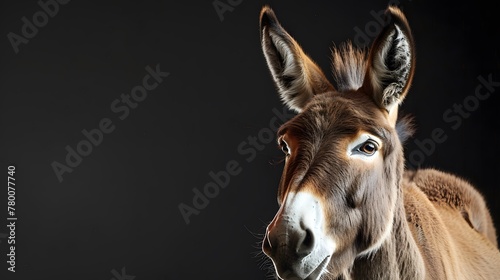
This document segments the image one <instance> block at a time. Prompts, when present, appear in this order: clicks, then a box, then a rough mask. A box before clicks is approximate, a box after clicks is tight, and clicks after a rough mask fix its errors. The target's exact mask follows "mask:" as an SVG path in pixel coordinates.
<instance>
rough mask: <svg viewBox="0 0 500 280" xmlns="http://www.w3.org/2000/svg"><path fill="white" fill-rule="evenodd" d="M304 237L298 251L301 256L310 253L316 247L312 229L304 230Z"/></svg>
mask: <svg viewBox="0 0 500 280" xmlns="http://www.w3.org/2000/svg"><path fill="white" fill-rule="evenodd" d="M304 234H305V235H304V239H302V242H301V243H299V247H298V250H297V253H298V254H299V255H301V256H306V255H309V254H310V253H311V252H312V251H313V249H314V234H313V232H312V231H311V230H310V229H306V230H304Z"/></svg>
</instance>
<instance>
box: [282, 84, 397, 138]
mask: <svg viewBox="0 0 500 280" xmlns="http://www.w3.org/2000/svg"><path fill="white" fill-rule="evenodd" d="M359 131H365V132H368V133H371V134H374V135H375V136H378V137H379V138H381V139H383V140H384V139H387V138H389V135H388V134H389V133H390V131H391V128H390V125H389V123H388V122H387V113H386V112H385V111H383V109H380V108H379V107H377V106H376V105H375V103H374V102H373V101H372V100H371V99H370V98H369V97H368V96H367V95H365V94H362V93H360V92H357V91H353V92H344V93H340V92H327V93H323V94H319V95H316V96H314V98H313V99H312V101H311V102H310V103H309V104H308V106H307V107H306V108H305V109H304V110H303V111H302V112H301V113H300V114H298V115H297V116H296V117H295V118H293V119H291V120H290V121H288V122H287V123H285V124H284V125H283V126H282V127H281V128H280V130H279V131H278V134H280V135H283V134H285V133H286V134H291V136H296V137H301V138H308V137H307V136H309V137H311V136H314V135H320V136H324V135H325V134H328V135H332V136H338V137H341V136H344V137H349V136H353V135H356V134H357V133H358V132H359Z"/></svg>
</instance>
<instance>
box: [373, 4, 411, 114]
mask: <svg viewBox="0 0 500 280" xmlns="http://www.w3.org/2000/svg"><path fill="white" fill-rule="evenodd" d="M385 16H386V22H387V24H386V26H385V27H384V28H383V30H382V32H381V33H380V35H379V36H378V37H377V38H376V39H375V41H374V42H373V45H372V46H371V49H370V51H369V55H368V64H367V70H366V75H365V80H364V82H363V88H364V89H365V92H372V93H373V98H374V100H375V102H376V103H377V104H378V105H379V106H380V107H381V108H384V109H386V110H387V111H388V112H389V114H390V115H394V114H395V115H397V108H398V105H399V103H401V102H402V101H403V99H404V97H405V96H406V93H407V92H408V89H409V87H410V84H411V81H412V79H413V72H414V70H415V50H414V45H413V37H412V35H411V30H410V27H409V25H408V22H407V20H406V17H405V16H404V15H403V13H402V12H401V11H400V10H399V9H398V8H396V7H391V6H389V7H388V8H387V10H386V12H385ZM394 120H395V118H394Z"/></svg>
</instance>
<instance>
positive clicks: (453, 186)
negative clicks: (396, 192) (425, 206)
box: [403, 169, 497, 247]
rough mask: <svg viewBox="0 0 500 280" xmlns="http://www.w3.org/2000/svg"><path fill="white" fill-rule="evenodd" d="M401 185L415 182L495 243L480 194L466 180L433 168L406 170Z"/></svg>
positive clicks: (493, 233) (488, 215)
mask: <svg viewBox="0 0 500 280" xmlns="http://www.w3.org/2000/svg"><path fill="white" fill-rule="evenodd" d="M403 181H404V184H403V185H404V186H405V187H411V186H416V187H417V188H419V189H420V190H421V191H422V192H423V193H424V194H425V195H426V196H427V198H428V199H429V201H430V202H431V203H432V204H434V205H436V206H438V205H439V206H449V207H450V208H451V209H453V210H456V211H458V212H459V213H460V214H461V216H462V217H463V218H464V219H465V221H466V222H467V223H468V224H469V225H470V226H471V227H472V228H473V229H475V230H476V231H478V232H479V233H481V234H483V235H484V236H486V237H487V238H488V239H489V240H490V241H491V242H492V243H493V245H495V247H496V246H497V236H496V230H495V227H494V225H493V220H492V218H491V215H490V212H489V210H488V208H487V206H486V202H485V200H484V198H483V196H482V195H481V194H480V193H479V192H478V191H477V190H476V189H475V188H474V187H473V186H472V185H471V184H470V183H468V182H467V181H465V180H464V179H462V178H459V177H457V176H455V175H452V174H449V173H445V172H442V171H439V170H436V169H419V170H416V171H406V172H405V175H404V179H403Z"/></svg>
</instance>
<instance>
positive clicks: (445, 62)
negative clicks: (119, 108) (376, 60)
mask: <svg viewBox="0 0 500 280" xmlns="http://www.w3.org/2000/svg"><path fill="white" fill-rule="evenodd" d="M103 2H104V1H77V0H73V1H70V2H69V3H68V4H65V5H61V6H60V7H59V11H58V13H57V14H56V15H55V16H54V17H53V18H50V19H49V21H48V23H47V24H46V25H45V26H43V27H41V28H39V30H38V32H37V34H36V35H35V36H34V37H33V38H31V39H29V42H28V43H27V44H21V45H20V46H19V52H18V53H17V54H16V53H15V52H14V50H13V47H12V45H11V43H10V42H9V39H8V37H7V34H9V32H14V33H16V34H18V35H20V34H21V28H22V25H23V22H22V21H21V18H22V17H23V16H26V17H27V18H28V19H30V20H31V19H32V16H33V14H34V13H35V12H37V11H39V10H40V9H41V8H40V6H39V5H38V4H37V3H36V2H35V1H29V2H22V1H2V3H1V4H0V34H1V35H2V36H3V37H1V38H3V39H2V40H0V106H1V107H0V108H1V110H0V112H1V118H0V125H1V128H2V134H1V140H0V141H1V142H0V144H1V154H0V161H1V165H0V166H1V167H2V168H3V169H4V173H3V174H4V175H2V176H4V177H3V178H4V179H3V180H2V181H4V182H6V181H7V166H9V165H11V164H13V165H15V166H16V174H15V177H16V179H17V180H16V189H17V191H16V207H15V208H16V216H17V218H18V221H17V226H16V271H17V272H16V273H10V272H8V271H7V263H6V260H7V256H6V254H7V253H8V246H10V245H8V244H7V239H6V238H5V234H6V233H7V228H6V225H7V221H6V217H7V207H6V206H7V184H6V183H5V184H4V186H3V187H2V188H1V189H0V199H1V203H0V205H1V208H0V218H1V219H0V225H1V227H0V241H1V243H0V253H1V254H0V269H1V270H0V275H2V276H1V277H0V278H1V279H73V280H75V279H105V280H109V279H112V278H115V279H117V280H118V278H117V277H116V276H115V275H114V273H113V272H115V273H118V274H121V273H122V272H123V271H122V269H125V270H124V272H125V274H126V275H129V276H135V279H136V280H141V279H148V280H149V279H228V278H233V279H234V278H237V279H267V277H268V268H269V262H264V261H263V258H262V255H261V254H258V252H259V251H260V248H259V245H258V242H259V241H260V239H261V234H262V233H263V232H264V228H265V226H266V223H267V222H268V221H270V220H271V219H272V217H273V216H274V213H275V212H276V210H277V204H276V198H275V197H276V188H277V184H278V181H279V178H280V174H281V169H282V165H281V164H280V163H279V162H280V159H281V152H280V151H279V150H278V149H276V144H275V142H274V141H272V142H271V143H269V144H266V145H265V148H263V149H262V151H258V153H257V154H256V156H255V159H252V160H250V161H247V160H246V159H247V158H248V157H249V155H244V154H242V153H241V152H238V150H237V148H238V146H239V145H240V144H241V143H243V142H244V141H247V142H248V137H249V136H258V134H259V132H261V131H263V130H265V129H266V128H267V127H269V121H270V120H271V119H272V118H273V116H274V113H273V108H275V109H277V110H279V111H280V112H281V111H282V108H283V106H282V105H281V103H280V100H279V98H278V96H277V94H276V92H275V89H274V85H273V83H272V80H271V77H270V74H269V72H268V70H267V66H266V64H265V60H264V57H263V55H262V52H261V49H260V42H259V27H258V17H259V11H260V8H261V7H262V6H263V5H264V4H270V5H271V7H272V8H273V9H274V10H275V12H276V14H277V16H278V18H279V19H280V21H281V23H282V25H283V26H284V27H285V28H286V29H287V30H288V31H289V33H290V34H291V35H292V36H294V37H295V38H296V40H297V41H298V42H299V43H300V44H301V45H302V47H303V48H304V50H305V51H306V52H307V53H308V54H309V55H310V56H311V57H312V58H313V59H314V60H316V62H317V63H318V64H319V65H320V66H321V67H322V68H323V69H324V70H325V72H326V73H327V74H328V76H329V73H330V67H329V66H330V58H329V54H330V48H331V47H332V46H333V44H337V45H338V44H340V43H341V42H343V41H345V40H349V39H350V40H354V38H355V36H356V31H355V30H357V29H356V28H359V29H360V30H365V27H367V26H368V25H369V24H374V23H375V25H376V20H375V18H374V16H373V15H372V14H371V12H380V11H381V10H383V9H384V8H385V7H386V5H387V2H386V1H359V2H351V1H324V2H320V1H294V2H293V3H292V1H249V0H242V1H232V3H233V4H238V5H235V7H233V9H232V11H227V12H225V13H224V14H223V18H222V20H221V18H220V17H219V15H218V14H217V12H216V10H215V8H214V6H213V2H212V1H142V2H139V1H106V2H105V3H103ZM221 2H223V3H228V2H226V1H224V0H221ZM439 3H440V4H432V3H431V2H430V1H418V0H413V1H408V0H401V1H400V6H401V7H402V8H403V10H404V12H405V14H406V15H407V17H408V20H409V22H410V25H411V27H412V29H413V33H414V37H415V42H416V52H417V64H416V65H417V70H416V73H415V79H414V83H413V86H412V89H411V91H410V93H409V95H408V97H407V99H406V100H405V102H404V103H403V105H402V107H401V111H402V112H404V113H409V114H412V115H414V116H415V124H416V127H417V132H416V134H415V135H414V137H413V138H411V139H410V140H409V141H408V143H407V144H406V151H407V155H410V154H411V152H413V151H415V150H419V149H420V148H419V147H418V146H417V145H416V144H415V140H420V141H424V139H428V138H429V137H430V136H431V133H432V131H433V130H434V129H435V128H441V129H442V130H443V131H444V132H445V134H446V136H447V139H446V141H445V142H444V143H438V144H435V151H433V152H432V153H429V155H428V156H425V159H424V160H423V161H422V162H420V165H421V166H422V167H435V168H438V169H441V170H445V171H449V172H452V173H455V174H459V175H460V176H462V177H463V178H465V179H467V180H469V181H470V182H472V183H473V184H475V185H476V186H477V187H478V189H480V190H481V191H482V192H483V193H484V195H485V197H486V199H487V203H488V205H489V207H490V209H491V211H492V215H493V216H494V219H495V223H496V224H497V225H500V207H499V206H498V203H497V201H498V196H499V194H500V191H499V187H498V185H499V184H498V179H497V176H498V174H500V164H499V163H498V155H499V145H500V134H499V133H498V129H499V128H500V126H499V118H498V116H497V115H496V113H497V112H498V105H497V102H498V101H499V98H498V92H499V90H500V87H496V88H494V89H495V90H496V91H495V92H493V93H491V95H490V97H489V98H488V99H487V100H484V101H480V103H479V106H478V107H477V109H475V110H473V111H472V112H470V116H469V117H468V118H462V123H461V124H460V125H458V127H457V129H453V128H452V125H453V124H455V123H454V122H449V121H448V122H447V121H446V120H445V119H443V114H444V113H445V112H446V111H447V110H449V109H453V106H454V104H462V103H463V102H464V100H470V99H471V96H473V95H474V92H475V89H476V87H477V86H478V85H479V84H480V82H479V81H478V79H477V77H478V76H480V75H481V76H482V77H484V78H487V77H488V75H492V76H491V77H492V78H491V79H492V80H494V81H500V74H499V68H500V64H499V61H500V60H499V52H498V43H497V42H498V38H499V35H500V33H499V28H498V22H497V21H495V19H494V12H495V10H496V9H494V7H493V6H491V5H493V4H491V5H490V6H488V5H486V4H484V3H480V2H471V1H466V2H456V1H453V2H449V3H448V4H446V3H442V1H441V2H439ZM492 3H493V2H492ZM370 38H373V37H370ZM358 42H359V40H358ZM157 64H159V65H160V69H161V70H162V71H165V72H169V73H170V76H168V77H167V78H165V79H164V81H163V82H162V83H161V84H160V85H159V86H158V87H157V88H156V89H155V90H152V91H151V92H149V93H148V96H147V98H146V99H145V100H144V101H142V102H141V103H139V105H138V107H137V108H135V109H131V111H130V115H129V116H128V117H127V118H125V119H124V120H120V119H119V118H118V116H119V114H116V113H113V112H112V111H111V110H110V104H111V103H112V102H113V101H114V100H115V99H117V98H119V97H120V95H121V94H122V93H125V94H130V91H131V89H132V88H133V87H134V86H136V85H139V84H141V83H142V78H143V77H144V76H145V75H146V74H147V72H146V70H145V67H146V66H150V67H152V68H155V67H156V65H157ZM483 90H484V89H483ZM467 98H468V99H467ZM471 104H472V103H471ZM102 118H109V119H111V120H112V122H113V124H114V125H115V130H114V131H113V132H111V133H109V134H105V135H104V137H103V140H102V143H101V144H100V145H99V146H97V147H94V148H93V150H92V152H91V154H90V155H89V156H87V157H84V158H83V160H82V162H81V163H80V165H78V166H77V167H75V168H74V170H73V172H72V173H65V174H64V175H63V181H62V182H59V181H58V179H57V177H56V175H55V172H54V171H53V169H52V167H51V164H52V163H53V162H54V161H57V162H60V163H64V161H65V156H66V150H65V147H66V146H67V145H69V146H71V147H73V148H75V147H76V146H77V144H78V142H79V141H81V140H84V139H85V138H84V136H83V135H82V132H81V131H82V130H83V129H86V130H91V129H94V128H97V127H98V124H99V121H100V120H101V119H102ZM420 150H421V149H420ZM231 160H234V161H236V162H238V164H239V167H240V168H241V173H240V174H238V175H237V176H232V177H231V178H230V183H229V185H228V186H227V187H226V188H224V189H221V190H220V192H219V194H218V195H217V196H216V197H214V198H212V199H210V203H209V205H208V206H207V207H206V208H205V209H202V210H201V211H200V213H199V215H192V216H191V217H190V223H189V225H186V223H185V222H184V220H183V218H182V216H181V214H180V212H179V209H178V205H179V204H180V203H185V204H188V205H192V198H193V195H194V194H193V191H192V189H193V188H197V189H199V190H202V189H203V186H204V185H205V184H207V183H209V182H211V181H212V179H211V177H210V176H209V172H210V171H213V172H218V171H220V170H224V169H225V168H226V164H227V163H228V162H229V161H231ZM4 275H6V276H4ZM129 278H130V279H131V277H129ZM124 279H125V278H124Z"/></svg>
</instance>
